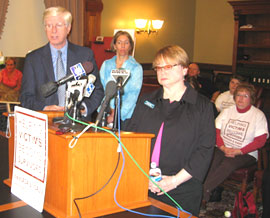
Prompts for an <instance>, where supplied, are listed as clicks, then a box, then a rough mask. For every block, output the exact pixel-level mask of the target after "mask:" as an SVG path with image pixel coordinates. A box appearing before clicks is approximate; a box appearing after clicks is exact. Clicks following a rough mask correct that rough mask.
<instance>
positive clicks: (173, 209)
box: [148, 198, 196, 218]
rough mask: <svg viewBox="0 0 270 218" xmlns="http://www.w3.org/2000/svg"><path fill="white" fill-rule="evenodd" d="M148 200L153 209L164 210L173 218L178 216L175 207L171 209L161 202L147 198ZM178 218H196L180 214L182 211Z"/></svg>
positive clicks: (183, 213)
mask: <svg viewBox="0 0 270 218" xmlns="http://www.w3.org/2000/svg"><path fill="white" fill-rule="evenodd" d="M148 199H149V201H150V202H151V204H152V205H153V206H155V207H157V208H159V209H161V210H164V211H166V212H168V213H170V214H173V215H175V216H177V215H178V210H177V209H176V208H175V207H172V206H170V205H168V204H165V203H163V202H161V201H158V200H156V199H154V198H148ZM180 217H181V218H187V217H190V218H196V216H190V214H188V213H185V212H182V211H181V212H180Z"/></svg>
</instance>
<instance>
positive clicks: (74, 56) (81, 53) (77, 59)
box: [20, 42, 104, 117]
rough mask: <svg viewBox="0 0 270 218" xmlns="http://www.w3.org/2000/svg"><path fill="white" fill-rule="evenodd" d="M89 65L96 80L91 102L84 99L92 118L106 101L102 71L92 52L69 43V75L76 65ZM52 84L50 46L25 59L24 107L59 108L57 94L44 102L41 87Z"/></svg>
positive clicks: (22, 91)
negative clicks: (87, 62) (103, 100)
mask: <svg viewBox="0 0 270 218" xmlns="http://www.w3.org/2000/svg"><path fill="white" fill-rule="evenodd" d="M85 61H90V62H92V63H93V65H94V69H93V72H92V74H93V75H95V76H96V82H95V90H94V92H93V93H92V95H91V96H90V97H89V98H84V100H83V101H84V102H85V104H86V105H87V111H88V114H87V116H88V117H89V116H90V115H91V114H92V113H93V112H94V111H95V110H96V109H97V108H98V106H99V105H100V103H101V100H102V99H103V97H104V91H103V87H102V85H101V82H100V77H99V71H98V67H97V65H96V61H95V59H94V54H93V51H92V50H91V49H89V48H86V47H82V46H78V45H75V44H72V43H70V42H69V43H68V51H67V74H71V72H70V70H69V68H70V67H71V66H73V65H75V64H77V63H83V62H85ZM50 81H55V78H54V70H53V64H52V56H51V50H50V45H49V43H48V44H46V45H45V46H43V47H41V48H38V49H36V50H34V51H32V52H31V53H29V54H27V55H26V58H25V63H24V70H23V78H22V86H21V95H20V101H21V104H22V106H23V107H25V108H28V109H31V110H38V111H41V110H43V108H44V107H45V106H48V105H58V96H57V93H54V94H53V95H51V96H49V97H47V98H44V97H43V96H42V94H41V91H40V87H41V86H42V85H43V84H45V83H47V82H50Z"/></svg>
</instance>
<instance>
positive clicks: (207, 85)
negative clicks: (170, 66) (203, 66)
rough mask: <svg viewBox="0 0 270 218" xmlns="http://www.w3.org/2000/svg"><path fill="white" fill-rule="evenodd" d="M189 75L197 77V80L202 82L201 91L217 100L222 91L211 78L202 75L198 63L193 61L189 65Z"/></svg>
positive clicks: (212, 99) (213, 100)
mask: <svg viewBox="0 0 270 218" xmlns="http://www.w3.org/2000/svg"><path fill="white" fill-rule="evenodd" d="M188 76H189V77H195V78H196V79H197V81H198V82H199V84H200V89H199V93H201V94H203V95H205V96H206V97H207V98H209V99H211V101H212V102H215V100H216V98H217V96H218V95H219V93H220V92H219V90H218V89H217V88H216V87H215V86H214V84H213V83H212V82H211V81H210V80H209V79H206V78H203V77H201V76H200V69H199V66H198V64H196V63H191V64H190V65H189V67H188Z"/></svg>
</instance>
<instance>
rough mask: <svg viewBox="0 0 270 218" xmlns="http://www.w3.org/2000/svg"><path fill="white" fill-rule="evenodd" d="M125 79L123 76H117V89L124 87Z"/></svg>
mask: <svg viewBox="0 0 270 218" xmlns="http://www.w3.org/2000/svg"><path fill="white" fill-rule="evenodd" d="M123 81H124V79H123V77H122V76H118V77H117V80H116V87H117V89H121V88H122V86H123Z"/></svg>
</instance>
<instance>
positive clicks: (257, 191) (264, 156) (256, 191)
mask: <svg viewBox="0 0 270 218" xmlns="http://www.w3.org/2000/svg"><path fill="white" fill-rule="evenodd" d="M269 153H270V140H269V139H268V140H267V142H266V144H265V146H264V147H263V148H262V149H261V150H260V153H259V155H260V157H261V161H260V162H258V170H257V171H256V172H255V174H254V179H253V195H254V198H255V200H257V197H258V196H259V198H261V197H262V196H261V194H262V193H261V188H262V178H263V173H264V170H266V169H267V168H269V167H270V163H269V159H270V158H269Z"/></svg>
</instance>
